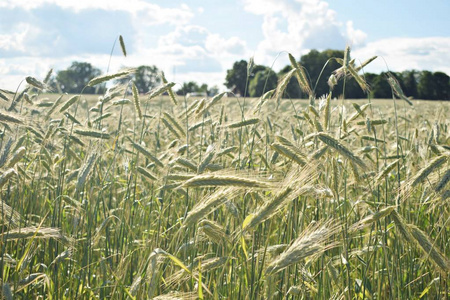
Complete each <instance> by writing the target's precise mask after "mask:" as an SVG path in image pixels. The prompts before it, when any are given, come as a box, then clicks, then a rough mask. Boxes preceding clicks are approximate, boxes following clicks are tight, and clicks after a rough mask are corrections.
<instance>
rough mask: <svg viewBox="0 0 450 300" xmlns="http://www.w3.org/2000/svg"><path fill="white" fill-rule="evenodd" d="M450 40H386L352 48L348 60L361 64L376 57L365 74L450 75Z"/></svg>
mask: <svg viewBox="0 0 450 300" xmlns="http://www.w3.org/2000/svg"><path fill="white" fill-rule="evenodd" d="M448 53H450V37H428V38H388V39H381V40H378V41H374V42H369V43H367V45H366V46H364V47H360V48H358V47H355V49H354V50H353V51H352V57H354V58H357V59H359V60H361V61H364V60H365V59H368V58H370V57H372V56H375V55H377V56H379V57H378V58H377V59H376V60H375V61H374V62H372V63H371V64H370V65H369V66H367V67H366V68H365V71H366V72H372V73H378V72H382V71H388V70H391V71H396V72H400V71H404V70H412V69H415V70H428V71H442V72H445V73H447V74H450V64H449V63H448Z"/></svg>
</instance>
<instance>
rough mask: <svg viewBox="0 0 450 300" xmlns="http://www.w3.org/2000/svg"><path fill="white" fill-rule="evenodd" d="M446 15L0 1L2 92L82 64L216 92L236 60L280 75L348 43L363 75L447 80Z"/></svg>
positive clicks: (213, 1) (374, 6)
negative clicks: (145, 71) (422, 74)
mask: <svg viewBox="0 0 450 300" xmlns="http://www.w3.org/2000/svg"><path fill="white" fill-rule="evenodd" d="M449 13H450V1H449V0H428V1H423V0H395V1H392V0H377V1H371V0H370V1H369V0H329V1H323V0H221V1H218V0H192V1H188V0H186V1H180V0H170V1H167V0H75V1H74V0H33V1H30V0H0V89H9V90H15V89H17V88H18V87H20V84H21V82H22V81H23V79H24V78H25V77H26V76H34V77H36V78H38V79H43V77H45V74H46V73H47V72H48V70H49V69H50V68H53V69H54V70H55V71H57V70H64V69H66V68H68V67H69V66H70V64H71V63H72V62H73V61H82V62H89V63H91V64H92V65H93V66H95V67H97V68H99V69H100V70H101V71H102V72H103V73H106V72H107V71H108V65H109V73H112V72H115V71H117V70H119V69H120V68H123V67H137V66H140V65H156V66H157V67H158V68H159V69H161V70H163V71H164V72H165V74H166V77H167V79H168V80H169V81H174V82H176V83H179V84H182V83H183V82H187V81H196V82H198V83H207V84H208V85H209V86H213V85H217V86H218V87H219V89H221V90H224V89H225V87H224V86H223V83H224V81H225V76H226V71H227V69H230V68H231V67H232V65H233V63H234V62H235V61H238V60H241V59H245V60H247V61H248V59H249V58H250V57H254V60H255V63H256V64H263V65H267V66H273V68H274V69H275V70H276V71H278V70H279V69H281V68H282V67H284V66H285V65H286V64H288V58H287V57H288V56H287V53H292V55H294V57H296V58H298V59H299V58H300V56H301V55H303V54H306V53H308V52H309V51H310V50H311V49H317V50H325V49H341V50H343V49H344V48H345V47H346V46H347V45H349V46H350V47H351V51H352V52H351V56H352V58H355V59H356V61H364V60H366V59H368V58H370V57H372V56H374V55H377V56H379V58H378V59H377V60H375V61H374V62H373V63H371V64H370V65H369V66H367V67H366V68H365V72H374V73H379V72H382V71H388V70H390V71H396V72H399V71H403V70H411V69H416V70H430V71H442V72H446V73H447V74H450V61H449V54H450V18H449V17H448V15H449ZM119 35H122V36H123V38H124V40H125V45H126V48H127V52H128V55H127V57H124V56H123V55H122V53H121V51H120V47H118V43H117V44H116V47H114V49H113V45H114V43H115V41H116V39H117V37H118V36H119ZM111 52H112V56H111ZM22 85H23V83H22ZM22 87H23V86H22Z"/></svg>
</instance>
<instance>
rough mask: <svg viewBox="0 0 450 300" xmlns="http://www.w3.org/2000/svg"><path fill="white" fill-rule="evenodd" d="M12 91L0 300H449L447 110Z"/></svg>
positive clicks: (6, 130)
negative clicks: (1, 299) (17, 92)
mask: <svg viewBox="0 0 450 300" xmlns="http://www.w3.org/2000/svg"><path fill="white" fill-rule="evenodd" d="M293 67H294V69H293V70H294V71H292V72H290V74H288V76H298V78H299V82H300V85H302V82H301V79H302V77H301V76H302V74H301V72H297V71H298V70H299V68H295V66H293ZM344 71H345V69H344ZM119 75H120V74H119ZM119 75H117V76H119ZM112 78H114V75H111V76H109V77H103V78H99V79H97V82H105V81H107V80H110V79H112ZM289 79H290V77H289V78H288V79H287V80H289ZM27 82H28V83H29V84H30V85H29V87H28V88H27V89H25V91H24V92H22V93H21V94H19V95H14V94H11V93H8V92H7V91H3V90H2V95H3V96H4V98H5V99H4V100H5V101H3V100H1V101H2V106H3V107H4V108H6V109H1V111H0V124H1V126H0V127H1V130H2V131H1V133H0V174H1V175H0V189H1V190H0V200H1V203H0V226H1V238H0V253H1V257H0V268H1V272H2V273H1V276H2V283H1V284H2V294H3V297H4V298H6V299H36V298H41V299H83V298H85V299H88V298H89V299H90V298H101V299H105V298H111V299H146V298H149V299H151V298H153V299H198V298H200V299H203V298H204V299H297V298H301V299H388V298H391V299H417V298H420V297H425V298H430V299H431V298H433V299H436V298H446V297H448V296H449V295H450V294H449V271H450V262H449V258H448V257H449V256H450V247H449V242H450V240H449V234H450V232H449V230H450V227H449V220H450V211H449V209H450V205H449V199H450V185H449V184H448V182H449V178H450V168H449V164H450V162H449V161H450V159H449V157H450V146H449V145H450V128H449V126H450V118H449V116H450V105H449V103H448V102H438V101H434V102H425V101H414V103H413V104H414V105H413V106H411V105H409V104H408V103H407V101H408V99H407V100H405V99H388V100H382V101H380V100H371V99H364V100H358V101H349V100H343V99H339V100H331V98H332V95H331V94H329V95H328V96H323V97H317V98H315V97H311V98H310V99H309V100H288V99H281V94H282V93H283V81H281V82H280V84H279V86H278V88H277V89H276V90H274V91H271V92H268V93H266V94H265V95H264V96H262V97H261V98H259V99H243V98H234V97H225V96H224V93H222V94H219V95H216V96H214V97H212V98H208V99H197V98H188V99H185V98H183V97H180V96H177V98H176V99H172V97H169V96H167V95H165V96H162V94H163V93H165V92H169V94H172V95H173V93H172V91H171V88H172V87H173V84H171V83H167V81H166V80H165V79H164V84H163V85H162V86H161V87H160V88H158V89H156V91H153V92H151V93H150V95H149V94H147V95H139V94H138V93H136V90H135V89H133V88H130V87H129V86H126V85H114V86H112V87H111V88H110V89H109V90H108V92H107V93H106V94H105V95H103V96H101V97H100V98H99V97H97V96H95V97H94V96H85V95H56V96H55V95H46V94H43V93H42V92H41V89H42V88H43V85H45V84H44V83H42V82H40V81H37V80H35V79H34V78H28V79H27ZM130 86H132V84H131V85H130ZM392 87H393V93H395V94H396V95H397V96H398V97H395V98H404V97H403V95H402V93H401V91H398V90H396V89H395V88H396V86H395V82H392ZM302 88H305V89H306V90H307V87H305V86H303V87H302ZM130 91H131V92H130Z"/></svg>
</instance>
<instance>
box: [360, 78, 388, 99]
mask: <svg viewBox="0 0 450 300" xmlns="http://www.w3.org/2000/svg"><path fill="white" fill-rule="evenodd" d="M386 78H387V75H386V73H381V74H370V73H368V74H366V80H368V82H369V84H370V86H371V92H370V94H371V97H372V98H381V99H389V98H392V89H391V86H390V85H389V83H388V81H387V79H386Z"/></svg>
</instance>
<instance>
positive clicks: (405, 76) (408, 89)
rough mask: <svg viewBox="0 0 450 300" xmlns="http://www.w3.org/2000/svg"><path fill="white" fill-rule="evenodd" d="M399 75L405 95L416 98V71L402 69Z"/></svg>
mask: <svg viewBox="0 0 450 300" xmlns="http://www.w3.org/2000/svg"><path fill="white" fill-rule="evenodd" d="M401 77H402V80H403V86H402V88H403V92H404V93H405V95H406V96H408V97H413V98H417V97H418V96H419V94H418V92H417V78H418V74H417V71H415V70H411V71H404V72H402V74H401Z"/></svg>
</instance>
